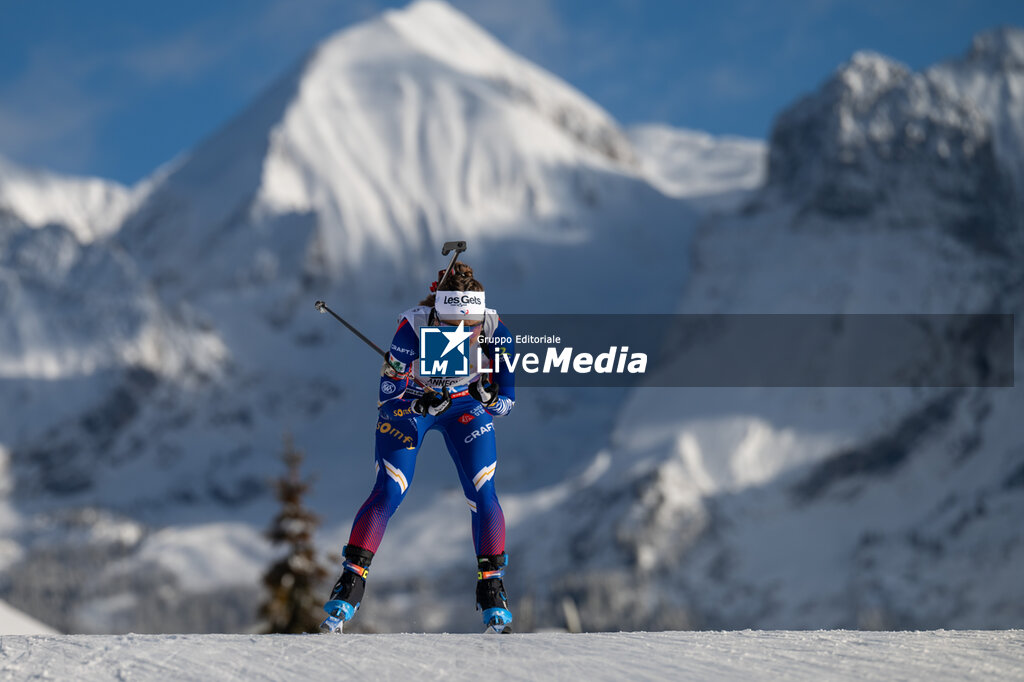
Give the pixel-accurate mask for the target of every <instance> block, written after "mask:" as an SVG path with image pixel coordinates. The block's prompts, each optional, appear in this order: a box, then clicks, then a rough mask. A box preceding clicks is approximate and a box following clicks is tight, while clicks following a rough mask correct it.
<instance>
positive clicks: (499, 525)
mask: <svg viewBox="0 0 1024 682" xmlns="http://www.w3.org/2000/svg"><path fill="white" fill-rule="evenodd" d="M443 275H444V271H442V272H440V273H438V278H439V279H441V277H442V276H443ZM431 291H432V292H435V293H432V294H431V295H430V296H428V297H427V298H426V299H424V300H423V301H421V302H420V305H419V306H417V307H415V308H411V309H409V310H406V311H405V312H404V313H402V315H401V316H400V317H399V321H398V330H397V331H396V332H395V337H394V340H393V341H392V343H391V349H390V351H389V352H388V354H387V357H386V359H385V362H384V366H383V368H382V369H381V378H380V394H379V401H378V404H379V408H380V414H379V417H378V419H377V433H376V445H375V454H374V457H375V460H376V465H377V479H376V482H375V484H374V486H373V490H372V491H371V492H370V496H369V497H368V498H367V499H366V501H365V502H364V503H363V506H362V507H361V508H360V509H359V512H358V513H357V514H356V518H355V521H354V522H353V524H352V532H351V534H350V535H349V540H348V544H347V545H345V548H344V550H343V552H342V553H343V554H344V557H345V562H344V564H343V568H342V573H341V577H340V578H338V582H337V583H336V584H335V585H334V590H333V591H332V592H331V597H330V599H329V600H328V601H327V603H326V604H324V610H325V611H326V612H327V613H328V614H330V616H331V617H329V618H328V619H327V621H325V624H324V625H325V628H327V629H330V628H331V627H332V626H334V623H337V624H339V625H340V623H341V622H344V621H348V620H349V619H351V618H352V616H353V615H355V612H356V609H358V608H359V604H360V602H361V601H362V599H363V592H364V590H365V587H366V575H367V572H368V569H369V566H370V561H371V560H372V559H373V555H374V553H375V552H376V551H377V548H378V547H379V546H380V542H381V539H382V538H383V536H384V530H385V528H386V527H387V523H388V519H390V518H391V515H392V514H394V513H395V510H396V509H398V505H399V504H401V502H402V499H403V498H404V497H405V494H406V492H407V491H408V489H409V485H410V484H411V483H412V477H413V470H414V468H415V465H416V454H417V452H419V448H420V444H421V443H422V442H423V436H424V435H426V433H427V432H428V431H431V430H438V431H440V432H441V435H442V436H443V437H444V440H445V443H446V444H447V446H448V452H449V453H450V454H451V457H452V459H453V460H454V462H455V468H456V469H457V470H458V472H459V479H460V481H461V482H462V489H463V490H464V491H465V495H466V501H467V502H468V503H469V508H470V511H471V515H472V522H473V543H474V545H475V547H476V554H477V564H478V571H477V584H476V601H477V608H478V609H481V610H482V611H483V620H484V625H485V626H486V627H487V628H488V629H489V630H492V631H495V632H510V631H511V627H510V626H511V623H512V614H511V612H510V611H509V609H508V600H507V598H506V596H505V587H504V584H503V583H502V580H501V579H502V577H503V576H504V575H505V565H506V563H507V562H508V555H507V554H506V553H505V516H504V514H503V513H502V511H501V505H499V504H498V495H497V493H496V492H495V489H494V472H495V468H496V467H497V453H496V450H495V439H494V425H493V423H492V421H491V418H492V416H504V415H507V414H508V413H509V412H510V411H511V410H512V406H513V405H514V403H515V376H514V374H513V372H512V371H510V370H509V369H508V367H507V366H506V364H505V363H499V362H497V361H496V358H497V356H498V354H501V353H509V354H511V353H512V352H513V350H514V349H513V344H512V342H511V339H512V335H511V334H510V333H509V332H508V329H507V328H506V327H505V325H504V324H502V322H501V321H500V320H499V319H498V314H497V312H496V311H494V310H492V309H489V308H486V307H485V306H484V287H483V285H481V284H480V282H478V281H477V280H476V279H474V278H473V269H472V268H471V267H469V266H468V265H466V264H465V263H461V262H456V263H455V265H454V267H453V268H452V269H451V272H449V273H448V274H447V276H444V281H441V282H435V283H434V284H433V285H431ZM453 325H461V328H460V329H459V330H458V332H459V333H460V335H461V334H465V332H472V335H471V336H469V337H468V353H466V357H467V362H468V375H466V376H458V377H434V376H423V375H422V374H421V372H420V369H421V368H420V363H419V362H418V361H417V360H418V358H419V357H420V355H421V353H420V343H419V341H420V328H421V327H433V326H453ZM447 338H448V339H449V340H452V338H453V337H451V336H449V337H447ZM454 338H455V339H456V340H457V339H458V338H461V336H459V337H454ZM491 339H494V340H499V339H500V340H501V341H502V342H503V343H501V345H500V346H499V347H494V346H493V345H492V344H490V343H487V341H488V340H491ZM482 341H483V342H482ZM462 348H465V346H462ZM478 348H479V349H480V350H481V351H482V352H481V353H478V351H477V349H478ZM456 355H458V357H459V359H460V361H461V358H462V357H463V356H462V355H461V354H457V353H455V352H452V353H450V354H445V357H448V358H454V357H455V356H456ZM478 358H479V359H480V361H481V362H482V363H483V365H484V367H478V366H477V361H478ZM495 365H497V366H496V367H495ZM481 369H484V370H486V369H493V372H492V373H490V374H488V373H486V372H485V373H481V371H480V370H481ZM430 371H431V370H429V369H428V372H430ZM488 378H491V380H488ZM332 621H333V622H332Z"/></svg>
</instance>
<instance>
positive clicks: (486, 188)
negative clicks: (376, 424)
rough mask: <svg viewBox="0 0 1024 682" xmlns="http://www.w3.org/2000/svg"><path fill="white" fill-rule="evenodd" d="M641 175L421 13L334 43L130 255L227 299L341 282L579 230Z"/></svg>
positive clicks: (214, 151) (460, 26)
mask: <svg viewBox="0 0 1024 682" xmlns="http://www.w3.org/2000/svg"><path fill="white" fill-rule="evenodd" d="M635 166H636V164H635V161H634V159H633V152H632V147H631V145H630V144H629V141H628V140H627V139H626V137H625V135H624V134H623V133H622V132H621V131H620V130H619V129H618V127H617V126H616V125H615V123H614V121H613V120H612V119H611V118H610V117H609V116H608V115H607V114H606V113H605V112H604V111H603V110H601V109H600V107H598V106H597V105H595V104H593V103H592V102H590V101H589V100H587V99H586V98H585V97H583V95H581V94H580V93H578V92H577V91H575V90H574V89H573V88H571V87H570V86H568V85H567V84H565V83H563V82H562V81H560V80H558V79H557V78H555V77H554V76H552V75H550V74H548V73H546V72H544V71H543V70H542V69H540V68H538V67H536V66H533V65H532V64H530V63H529V62H527V61H526V60H524V59H522V58H520V57H518V56H516V55H514V54H513V53H511V52H510V51H508V50H507V49H506V48H504V47H503V46H501V45H500V44H499V43H498V42H497V41H496V40H494V39H493V38H492V37H491V36H489V35H488V34H487V33H486V32H485V31H483V29H481V28H479V27H478V26H476V25H475V24H473V22H471V21H470V20H469V19H468V18H466V17H465V16H463V15H461V14H460V13H458V12H456V11H455V10H453V9H452V8H451V7H449V6H448V5H446V4H444V3H441V2H419V3H416V4H414V5H412V6H411V7H409V8H408V9H406V10H402V11H394V12H389V13H386V14H385V15H383V16H382V17H380V18H377V19H374V20H371V21H368V22H365V23H363V24H360V25H357V26H355V27H352V28H349V29H346V30H344V31H342V32H340V33H338V34H336V35H334V36H332V37H330V38H328V39H327V40H326V41H324V42H323V43H322V44H321V45H320V46H319V47H317V48H316V49H315V50H314V51H313V53H312V54H311V55H310V57H309V58H308V59H307V60H305V62H304V63H303V64H302V65H301V66H300V67H299V68H298V69H297V70H296V71H295V72H293V73H292V74H290V75H289V76H287V77H286V78H283V79H282V80H281V81H280V82H279V83H277V85H276V86H275V87H274V88H272V89H271V90H270V91H268V92H267V93H266V94H265V95H264V96H263V97H262V98H261V99H260V100H259V101H258V102H256V103H255V104H254V105H253V106H252V107H250V109H248V110H246V111H245V112H243V114H242V115H241V116H239V117H238V118H237V119H235V120H234V121H232V122H231V123H229V124H228V125H227V126H226V127H225V128H223V129H222V130H221V131H219V132H218V133H217V134H216V135H214V136H213V137H212V138H210V139H209V140H207V141H206V142H204V143H203V144H202V145H200V146H199V147H198V148H196V149H195V150H194V151H193V152H192V153H191V154H190V155H189V156H188V157H187V158H185V159H184V160H183V161H182V162H181V164H180V165H179V166H178V168H177V169H176V170H175V171H173V172H172V173H170V174H169V175H168V176H167V178H166V179H165V180H164V181H163V182H162V183H159V185H158V187H157V188H156V189H155V190H154V191H153V192H152V194H151V196H150V197H149V199H148V201H147V202H146V203H145V204H144V205H143V206H142V207H141V209H140V210H139V211H138V212H137V213H136V214H135V215H133V216H132V217H131V218H130V219H129V220H128V221H127V224H126V226H125V229H124V230H123V231H122V236H123V240H124V241H123V243H124V245H125V246H126V247H127V248H128V250H129V251H130V252H132V253H133V254H136V255H137V256H139V257H140V259H141V260H142V261H143V263H144V265H146V266H147V267H148V266H153V268H154V269H153V272H154V275H155V277H156V279H157V280H158V282H160V283H168V282H174V281H182V280H183V279H184V278H183V277H182V275H181V271H182V269H183V265H184V264H188V266H189V267H194V266H195V265H196V264H198V263H208V264H209V265H210V267H207V268H204V271H206V272H209V273H211V274H212V275H213V276H214V277H216V278H217V280H219V283H221V284H226V285H229V286H232V287H234V286H239V285H243V286H244V285H249V284H254V283H257V284H258V283H261V282H266V281H269V279H273V278H274V277H276V276H277V274H278V273H282V272H290V273H299V272H305V273H306V274H307V275H310V276H312V277H313V278H315V279H318V280H319V279H320V278H327V279H329V280H337V279H338V278H339V277H342V276H345V275H350V274H351V273H352V272H354V271H355V270H357V269H359V268H364V267H368V261H369V260H373V259H376V262H377V263H378V264H379V265H385V264H387V265H389V266H390V267H392V269H393V268H394V266H395V265H397V264H399V263H402V262H409V261H414V262H415V261H419V260H422V257H423V255H424V254H426V251H425V249H427V248H428V246H429V250H430V251H431V252H432V251H433V250H434V248H435V247H436V244H438V243H441V242H443V241H444V240H446V239H449V238H451V236H452V235H455V234H458V235H460V236H463V237H468V238H473V237H478V236H482V237H487V236H494V235H496V234H498V232H497V231H498V230H499V229H504V230H507V229H508V227H509V226H512V225H520V226H529V228H530V229H532V230H534V231H537V230H540V229H542V227H543V226H544V225H545V224H547V225H550V224H552V223H556V222H557V223H559V224H561V225H566V224H572V223H574V222H577V221H575V220H574V218H575V215H576V214H577V213H579V211H581V210H587V209H586V208H585V207H587V206H593V205H595V204H596V203H597V202H598V201H599V199H600V198H601V197H602V196H607V194H608V191H607V188H605V187H603V186H602V183H604V182H605V181H607V182H611V183H619V184H620V185H622V184H625V183H624V182H623V178H624V176H626V177H627V178H628V182H633V183H634V184H635V183H636V182H637V180H638V179H639V178H638V171H637V168H636V167H635ZM567 169H569V170H568V171H567ZM578 223H579V224H580V225H581V227H580V229H585V228H584V227H582V225H583V221H578ZM502 234H504V233H502ZM206 284H207V285H209V284H210V282H207V283H206Z"/></svg>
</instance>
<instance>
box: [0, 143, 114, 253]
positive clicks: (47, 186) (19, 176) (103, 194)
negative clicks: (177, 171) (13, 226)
mask: <svg viewBox="0 0 1024 682" xmlns="http://www.w3.org/2000/svg"><path fill="white" fill-rule="evenodd" d="M132 201H133V199H132V191H131V190H129V189H128V188H127V187H124V186H122V185H119V184H118V183H116V182H112V181H109V180H101V179H99V178H81V177H73V176H66V175H59V174H56V173H50V172H48V171H42V170H34V169H27V168H23V167H21V166H18V165H16V164H14V163H12V162H10V161H8V160H7V159H4V158H3V157H0V212H7V213H11V214H13V215H14V216H15V217H16V218H17V219H19V220H20V221H21V222H23V223H25V224H26V225H28V226H30V227H42V226H44V225H47V224H49V223H59V224H61V225H64V226H66V227H67V228H68V229H70V230H71V231H72V232H73V233H74V235H75V237H77V238H78V240H79V241H80V242H82V243H83V244H85V243H89V242H91V241H93V240H95V239H98V238H100V237H104V236H106V235H108V234H110V233H111V232H113V231H114V230H116V229H117V227H118V226H119V225H120V223H121V220H122V219H123V218H124V215H125V214H126V213H127V212H128V210H129V209H130V207H131V205H132Z"/></svg>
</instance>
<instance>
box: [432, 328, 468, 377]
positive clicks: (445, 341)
mask: <svg viewBox="0 0 1024 682" xmlns="http://www.w3.org/2000/svg"><path fill="white" fill-rule="evenodd" d="M471 336H473V332H472V331H470V330H469V329H466V328H465V325H464V324H463V323H462V322H459V326H458V327H420V360H419V362H420V372H419V373H420V376H424V377H464V376H469V339H470V337H471Z"/></svg>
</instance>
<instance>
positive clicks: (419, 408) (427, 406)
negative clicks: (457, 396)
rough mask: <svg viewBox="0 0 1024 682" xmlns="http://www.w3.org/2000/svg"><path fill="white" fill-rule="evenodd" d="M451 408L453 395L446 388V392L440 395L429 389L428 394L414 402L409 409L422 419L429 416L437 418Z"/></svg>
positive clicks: (443, 391)
mask: <svg viewBox="0 0 1024 682" xmlns="http://www.w3.org/2000/svg"><path fill="white" fill-rule="evenodd" d="M451 406H452V393H451V391H449V390H448V387H447V386H445V387H444V390H442V391H441V392H440V393H438V392H437V391H432V390H430V389H427V392H426V393H424V394H423V395H421V396H420V397H419V398H416V400H414V401H412V405H410V406H409V408H410V409H411V410H412V411H413V412H415V413H416V414H418V415H420V416H421V417H425V416H426V415H428V414H429V415H430V416H431V417H436V416H437V415H439V414H441V413H443V412H444V411H445V410H447V409H448V408H449V407H451Z"/></svg>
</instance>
